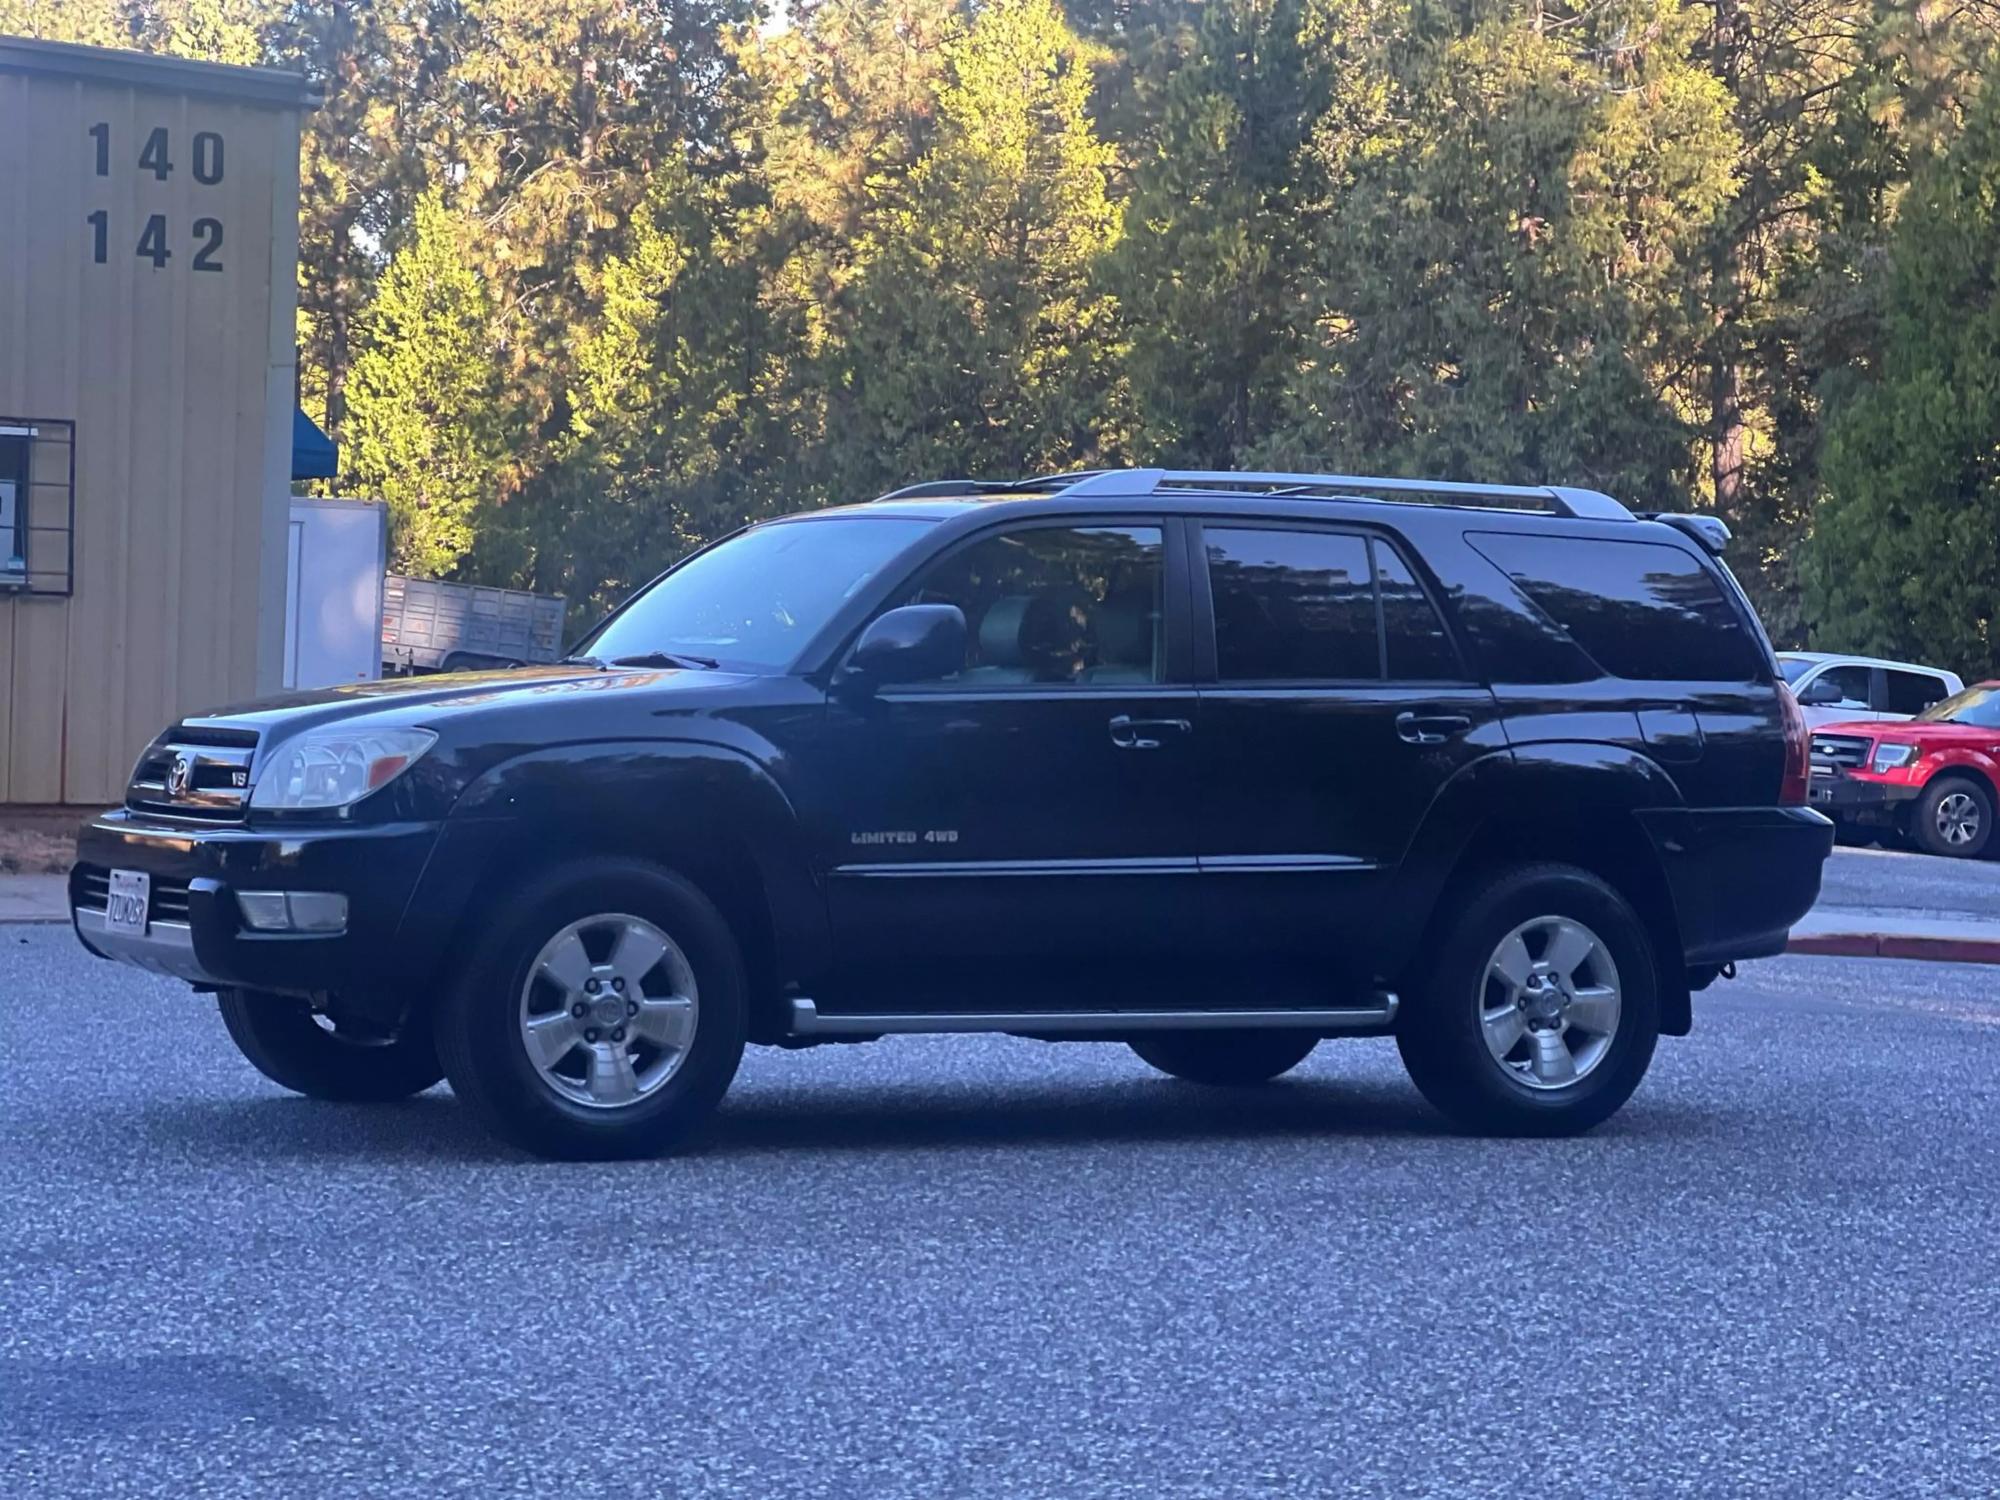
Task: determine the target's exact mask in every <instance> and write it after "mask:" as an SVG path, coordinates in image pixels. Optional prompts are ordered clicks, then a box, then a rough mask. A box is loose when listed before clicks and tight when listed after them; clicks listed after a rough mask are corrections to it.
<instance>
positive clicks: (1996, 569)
mask: <svg viewBox="0 0 2000 1500" xmlns="http://www.w3.org/2000/svg"><path fill="white" fill-rule="evenodd" d="M1887 281H1888V287H1887V294H1886V298H1885V303H1886V306H1885V317H1884V323H1885V337H1884V340H1883V347H1882V352H1881V366H1880V373H1879V376H1878V377H1877V378H1875V379H1873V380H1871V381H1869V382H1868V383H1867V384H1866V385H1865V386H1863V387H1862V388H1861V389H1859V390H1858V391H1856V392H1854V393H1853V394H1851V395H1850V396H1849V397H1848V399H1846V400H1845V401H1843V402H1842V403H1841V404H1840V405H1839V406H1838V407H1837V408H1836V410H1835V412H1834V415H1833V418H1832V420H1831V422H1830V424H1829V433H1828V443H1827V453H1826V461H1825V481H1826V489H1827V494H1826V498H1825V500H1824V501H1823V502H1822V503H1821V505H1820V507H1819V512H1818V518H1817V520H1818V524H1817V532H1816V535H1815V536H1814V538H1813V543H1812V548H1811V552H1810V554H1809V556H1808V559H1807V567H1806V573H1805V579H1806V599H1805V604H1806V610H1807V613H1808V616H1809V617H1810V618H1811V619H1812V620H1814V621H1815V622H1816V625H1817V630H1816V632H1815V635H1816V639H1818V640H1820V641H1822V642H1824V643H1825V644H1827V645H1829V646H1834V647H1846V648H1854V649H1866V650H1871V651H1877V652H1885V653H1893V654H1896V655H1901V656H1918V657H1924V658H1928V659H1932V660H1937V661H1941V662H1943V663H1945V664H1948V665H1950V666H1952V667H1955V668H1957V669H1959V670H1961V671H1962V672H1963V673H1964V674H1965V675H1967V676H1974V675H1979V676H1984V675H1988V674H1991V673H1993V672H1995V671H2000V641H1996V638H1995V621H1996V618H2000V94H1996V93H1990V92H1989V93H1988V95H1987V96H1986V97H1985V99H1984V100H1983V101H1982V104H1981V107H1980V108H1979V110H1978V112H1977V113H1976V115H1975V117H1974V118H1973V120H1972V121H1971V123H1970V125H1969V126H1968V128H1967V129H1966V131H1965V133H1964V135H1963V136H1962V137H1960V138H1959V139H1958V141H1957V142H1956V144H1955V145H1954V146H1953V147H1952V148H1951V149H1950V151H1949V152H1948V153H1947V154H1946V155H1945V157H1944V158H1943V159H1942V160H1941V161H1939V162H1938V163H1936V164H1935V166H1933V167H1932V168H1930V169H1929V170H1927V171H1926V172H1925V173H1924V174H1923V175H1922V176H1921V177H1920V178H1919V180H1918V182H1917V184H1916V186H1915V187H1914V188H1913V189H1912V191H1911V193H1910V195H1909V197H1908V199H1907V200H1906V202H1905V204H1904V207H1903V210H1902V214H1901V217H1900V222H1899V224H1898V227H1897V233H1896V237H1895V241H1894V244H1893V246H1892V249H1891V266H1890V270H1889V272H1888V276H1887Z"/></svg>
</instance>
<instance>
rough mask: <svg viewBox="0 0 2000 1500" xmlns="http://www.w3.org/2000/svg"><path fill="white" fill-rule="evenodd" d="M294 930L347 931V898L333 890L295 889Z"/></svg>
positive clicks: (293, 894) (293, 906) (293, 898)
mask: <svg viewBox="0 0 2000 1500" xmlns="http://www.w3.org/2000/svg"><path fill="white" fill-rule="evenodd" d="M290 900H291V903H292V930H293V931H294V932H345V931H347V898H346V897H345V896H342V895H338V894H336V893H335V892H333V891H293V892H292V893H291V897H290Z"/></svg>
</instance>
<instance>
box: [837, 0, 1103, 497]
mask: <svg viewBox="0 0 2000 1500" xmlns="http://www.w3.org/2000/svg"><path fill="white" fill-rule="evenodd" d="M944 53H945V63H946V66H945V73H944V77H943V78H942V80H941V81H940V84H939V87H938V93H937V105H936V108H937V126H936V138H935V140H934V142H933V143H932V144H931V145H930V146H929V148H928V149H927V150H925V152H924V153H923V155H922V156H921V157H919V158H918V160H917V161H916V163H915V165H914V166H913V167H912V168H911V169H910V171H909V174H908V178H907V181H906V182H905V183H904V184H903V185H902V186H901V187H900V189H897V190H894V191H885V192H883V193H881V194H880V195H878V196H877V201H876V202H874V203H871V204H870V205H869V208H868V210H867V211H865V212H864V215H863V219H862V223H861V227H860V233H859V238H860V240H861V243H862V247H863V248H862V255H861V258H862V260H863V263H864V269H863V270H862V272H861V274H860V275H859V276H858V278H857V281H856V284H855V286H854V288H853V291H852V305H853V311H852V314H851V316H850V317H848V318H846V319H844V320H843V322H844V324H845V328H844V332H845V334H846V337H845V341H844V342H845V348H844V349H843V350H842V352H841V354H840V356H839V357H838V358H837V359H836V360H834V361H832V365H833V368H834V370H835V372H836V378H837V381H838V386H837V390H836V393H835V396H834V400H833V409H832V416H831V418H830V433H829V438H830V443H829V447H830V451H829V452H828V454H827V460H828V473H829V474H830V476H831V477H832V479H833V482H834V485H835V487H836V489H837V490H840V491H845V492H847V493H855V492H866V491H869V490H874V489H877V488H880V487H881V486H883V485H886V484H888V483H891V482H894V481H896V480H899V479H901V478H902V477H903V476H905V475H908V474H912V473H934V474H935V473H947V474H960V473H962V474H977V473H988V474H990V473H1015V472H1021V471H1024V470H1034V469H1040V468H1048V467H1066V466H1069V465H1070V464H1073V463H1076V462H1087V461H1089V460H1091V459H1092V458H1094V457H1096V456H1097V455H1098V453H1099V452H1100V451H1101V450H1102V449H1103V448H1104V447H1105V446H1107V445H1108V443H1109V442H1111V441H1113V440H1114V439H1115V436H1116V433H1117V429H1118V426H1119V419H1120V398H1119V392H1118V383H1119V375H1118V369H1117V364H1118V356H1119V353H1120V351H1119V349H1118V346H1117V344H1116V342H1115V340H1116V336H1117V325H1116V306H1115V303H1114V302H1113V301H1112V300H1111V299H1110V298H1109V297H1108V296H1106V295H1104V294H1103V293H1102V291H1101V290H1100V289H1099V288H1098V286H1097V284H1096V271H1097V266H1098V263H1099V260H1100V257H1101V256H1102V255H1103V254H1104V252H1105V251H1106V250H1108V249H1109V248H1110V246H1111V245H1112V243H1113V242H1114V240H1115V239H1116V236H1117V215H1116V211H1115V210H1114V208H1113V207H1112V204H1111V200H1110V196H1109V173H1110V167H1111V160H1112V157H1111V152H1110V150H1109V148H1108V147H1107V146H1106V145H1105V144H1104V143H1103V142H1102V141H1101V140H1099V139H1098V137H1097V135H1096V133H1095V132H1094V131H1093V130H1092V128H1091V124H1090V119H1089V117H1088V115H1087V114H1086V112H1085V106H1086V103H1087V101H1088V99H1089V95H1090V86H1091V79H1090V73H1089V71H1088V64H1089V61H1090V53H1089V52H1088V51H1087V49H1086V48H1085V46H1084V44H1082V43H1081V42H1080V41H1079V40H1078V38H1077V37H1076V36H1075V34H1074V33H1072V32H1071V31H1070V30H1069V28H1068V26H1067V24H1066V23H1065V22H1064V20H1063V17H1062V13H1061V12H1060V11H1059V10H1057V9H1056V7H1055V5H1054V4H1053V3H1051V0H990V3H988V4H987V5H985V6H983V7H982V8H981V9H980V11H979V12H978V14H977V16H976V18H975V20H974V21H973V24H972V25H971V27H970V28H969V29H968V30H967V31H966V32H965V33H964V34H963V35H962V36H960V37H957V38H955V39H954V40H953V41H951V42H950V43H948V44H947V46H946V47H945V49H944ZM834 434H838V436H837V437H836V436H834Z"/></svg>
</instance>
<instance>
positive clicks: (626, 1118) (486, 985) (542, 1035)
mask: <svg viewBox="0 0 2000 1500" xmlns="http://www.w3.org/2000/svg"><path fill="white" fill-rule="evenodd" d="M468 951H469V952H470V953H471V954H472V961H471V964H470V966H469V967H468V969H467V971H466V972H465V973H464V975H462V976H461V978H460V980H459V982H458V983H457V984H456V985H455V986H454V987H453V989H452V991H451V992H450V994H449V996H448V997H447V999H446V1001H445V1003H444V1005H443V1006H442V1007H441V1009H440V1011H439V1014H438V1018H437V1036H438V1050H439V1053H440V1054H441V1056H442V1057H443V1059H444V1066H445V1073H446V1076H448V1077H449V1078H450V1079H451V1086H452V1091H453V1092H454V1093H456V1094H457V1095H458V1096H459V1098H460V1099H462V1100H463V1101H464V1102H465V1104H466V1105H467V1106H468V1107H469V1108H470V1109H471V1110H472V1111H473V1113H474V1114H476V1115H477V1116H478V1117H479V1118H480V1120H481V1121H482V1122H483V1123H484V1124H485V1125H486V1126H487V1127H488V1128H489V1129H491V1130H492V1131H493V1132H494V1133H495V1134H496V1135H499V1136H501V1137H502V1138H503V1139H505V1140H508V1141H510V1142H512V1143H513V1144H515V1145H517V1146H520V1147H522V1148H523V1149H525V1150H528V1151H532V1152H535V1153H536V1154H537V1155H541V1156H551V1157H564V1158H575V1159H606V1158H615V1157H633V1156H654V1155H658V1154H660V1153H661V1152H664V1151H667V1150H670V1149H672V1148H674V1147H676V1146H679V1145H681V1144H682V1143H684V1142H685V1141H686V1140H687V1138H688V1137H689V1136H690V1135H691V1134H692V1133H693V1131H694V1130H695V1129H696V1128H697V1127H698V1126H699V1125H700V1124H701V1122H702V1121H703V1120H705V1119H706V1118H707V1117H708V1115H709V1113H710V1111H711V1110H713V1109H714V1107H715V1105H716V1104H717V1102H718V1101H720V1100H721V1098H722V1095H723V1093H724V1091H725V1090H727V1089H728V1087H729V1084H730V1080H731V1079H733V1078H734V1077H735V1075H736V1066H737V1064H738V1062H740V1061H741V1059H742V1056H743V1045H744V1040H745V1033H746V1029H747V994H746V987H745V982H744V977H743V963H742V959H741V957H740V956H739V954H738V951H737V946H736V942H735V939H734V938H733V937H732V936H731V934H730V931H729V927H728V924H727V923H726V922H724V920H723V918H722V915H721V914H720V913H719V912H717V911H716V909H715V907H714V906H713V905H712V904H711V903H710V902H709V901H708V899H707V898H706V897H704V896H703V895H702V893H701V892H700V891H699V890H697V889H696V888H695V887H694V886H693V885H691V884H689V883H688V882H687V881H685V880H683V879H681V878H680V877H679V876H676V875H672V874H669V873H667V872H666V871H664V870H659V869H656V868H654V867H652V866H649V865H644V864H640V863H638V862H636V861H630V860H603V861H598V862H593V863H591V864H587V865H579V866H573V867H570V868H569V869H567V870H560V871H555V872H552V873H551V874H550V875H549V876H548V877H547V878H545V879H543V880H542V881H540V882H538V883H537V884H535V885H534V886H531V887H530V888H529V889H527V890H526V891H524V892H522V893H521V894H520V895H519V896H518V897H517V898H516V899H515V900H514V901H512V902H511V903H509V904H508V905H507V906H506V907H505V908H504V909H502V910H501V911H499V912H498V913H496V914H495V916H494V919H493V921H492V923H491V924H490V926H489V927H488V928H487V930H486V934H485V936H484V938H483V940H481V941H480V942H478V943H476V944H473V945H471V946H470V947H469V949H468Z"/></svg>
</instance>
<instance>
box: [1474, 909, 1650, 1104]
mask: <svg viewBox="0 0 2000 1500" xmlns="http://www.w3.org/2000/svg"><path fill="white" fill-rule="evenodd" d="M1477 1003H1478V1006H1479V1030H1480V1034H1481V1035H1482V1036H1483V1037H1484V1038H1485V1041H1486V1050H1487V1051H1488V1052H1489V1053H1491V1054H1492V1057H1493V1061H1494V1062H1495V1063H1496V1064H1498V1065H1499V1067H1500V1068H1501V1070H1502V1071H1503V1072H1505V1073H1506V1074H1507V1076H1508V1077H1509V1078H1511V1079H1512V1080H1513V1081H1514V1082H1516V1083H1518V1084H1520V1085H1522V1086H1523V1087H1526V1088H1530V1089H1560V1088H1567V1087H1569V1086H1570V1085H1571V1084H1574V1083H1576V1082H1577V1081H1579V1080H1580V1079H1583V1078H1585V1077H1588V1076H1589V1075H1590V1073H1591V1072H1592V1071H1593V1070H1595V1069H1596V1068H1597V1067H1598V1066H1599V1065H1600V1064H1601V1063H1602V1062H1603V1061H1604V1059H1605V1057H1606V1056H1607V1055H1608V1054H1609V1052H1610V1051H1611V1043H1612V1039H1613V1038H1614V1037H1615V1036H1616V1035H1617V1032H1618V1018H1619V1015H1620V1012H1621V1010H1622V1005H1621V990H1620V988H1619V983H1618V966H1617V964H1616V963H1614V962H1613V960H1612V957H1611V950H1610V949H1609V948H1608V947H1606V946H1605V943H1604V941H1603V939H1602V938H1600V937H1598V935H1597V934H1596V933H1595V932H1593V931H1591V930H1590V928H1588V927H1587V926H1585V925H1584V924H1583V923H1582V922H1579V921H1577V920H1576V918H1574V917H1557V916H1547V917H1535V918H1532V919H1531V920H1529V921H1526V922H1523V923H1522V924H1521V925H1520V926H1518V927H1516V928H1515V929H1514V930H1513V931H1512V932H1510V933H1508V934H1507V936H1506V937H1504V938H1502V939H1501V940H1500V942H1499V944H1498V946H1496V947H1495V948H1494V950H1493V956H1492V957H1491V958H1490V959H1488V960H1487V964H1486V975H1485V978H1484V980H1483V981H1482V983H1481V985H1480V992H1479V998H1478V1002H1477Z"/></svg>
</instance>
